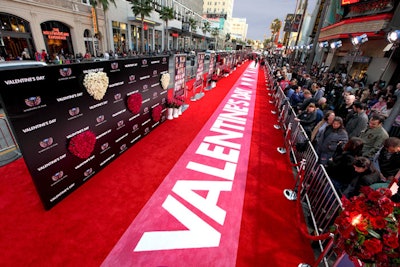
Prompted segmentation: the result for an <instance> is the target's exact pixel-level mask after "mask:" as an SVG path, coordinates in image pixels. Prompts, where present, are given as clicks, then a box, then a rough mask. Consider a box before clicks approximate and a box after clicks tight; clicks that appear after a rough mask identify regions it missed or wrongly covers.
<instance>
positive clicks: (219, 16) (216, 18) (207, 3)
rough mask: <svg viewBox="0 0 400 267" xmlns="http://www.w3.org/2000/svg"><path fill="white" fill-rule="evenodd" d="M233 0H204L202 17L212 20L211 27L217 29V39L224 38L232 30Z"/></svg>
mask: <svg viewBox="0 0 400 267" xmlns="http://www.w3.org/2000/svg"><path fill="white" fill-rule="evenodd" d="M233 2H234V0H204V4H203V14H204V17H205V18H207V19H208V20H209V21H211V22H212V24H211V28H218V29H219V39H221V40H224V39H225V36H226V34H227V33H229V34H230V33H231V31H232V28H231V27H232V14H233Z"/></svg>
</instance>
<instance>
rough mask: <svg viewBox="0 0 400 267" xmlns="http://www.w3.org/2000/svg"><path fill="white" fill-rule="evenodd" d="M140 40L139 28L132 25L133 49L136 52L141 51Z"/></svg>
mask: <svg viewBox="0 0 400 267" xmlns="http://www.w3.org/2000/svg"><path fill="white" fill-rule="evenodd" d="M138 40H139V32H138V28H137V27H136V26H135V25H131V49H132V50H133V51H136V52H137V51H138V50H139V47H138Z"/></svg>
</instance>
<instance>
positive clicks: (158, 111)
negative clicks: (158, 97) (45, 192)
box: [151, 105, 162, 121]
mask: <svg viewBox="0 0 400 267" xmlns="http://www.w3.org/2000/svg"><path fill="white" fill-rule="evenodd" d="M161 112H162V107H161V106H160V105H158V106H156V107H154V108H153V110H152V111H151V117H152V118H153V121H160V119H161Z"/></svg>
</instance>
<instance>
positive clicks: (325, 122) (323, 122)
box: [310, 110, 335, 146]
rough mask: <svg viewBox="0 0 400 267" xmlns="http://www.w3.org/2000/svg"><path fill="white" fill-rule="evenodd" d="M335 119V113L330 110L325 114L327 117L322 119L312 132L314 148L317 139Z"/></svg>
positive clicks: (311, 139)
mask: <svg viewBox="0 0 400 267" xmlns="http://www.w3.org/2000/svg"><path fill="white" fill-rule="evenodd" d="M334 118H335V112H334V111H333V110H328V111H327V112H325V115H324V117H323V118H322V120H321V121H320V122H318V123H317V125H315V127H314V128H313V130H312V132H311V138H310V141H311V143H312V144H313V145H314V146H315V142H316V137H317V136H318V135H320V134H322V133H323V131H324V130H325V128H326V127H327V126H328V125H331V124H332V122H333V119H334Z"/></svg>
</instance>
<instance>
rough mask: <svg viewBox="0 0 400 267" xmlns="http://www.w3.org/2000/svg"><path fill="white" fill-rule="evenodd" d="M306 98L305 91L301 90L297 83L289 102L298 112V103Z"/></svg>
mask: <svg viewBox="0 0 400 267" xmlns="http://www.w3.org/2000/svg"><path fill="white" fill-rule="evenodd" d="M303 100H304V95H303V91H302V90H301V86H299V85H296V88H295V89H294V92H293V93H292V94H291V95H290V98H289V102H290V105H291V106H292V107H293V108H294V109H295V110H296V112H297V105H299V104H300V103H302V102H303Z"/></svg>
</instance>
